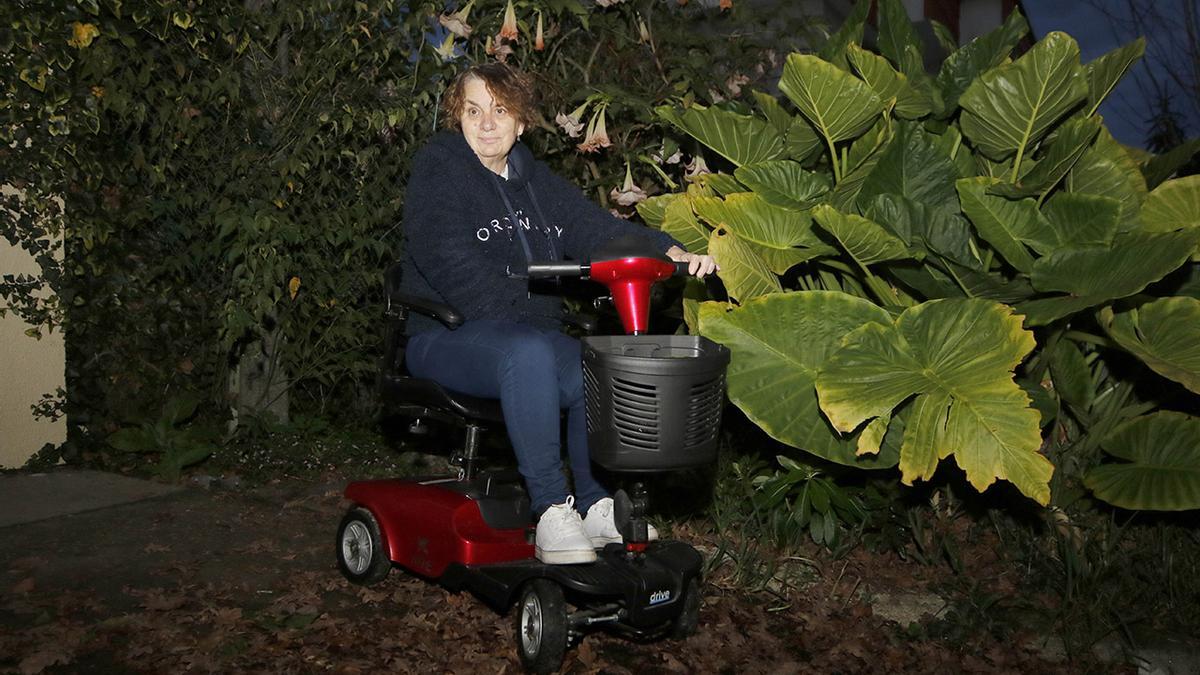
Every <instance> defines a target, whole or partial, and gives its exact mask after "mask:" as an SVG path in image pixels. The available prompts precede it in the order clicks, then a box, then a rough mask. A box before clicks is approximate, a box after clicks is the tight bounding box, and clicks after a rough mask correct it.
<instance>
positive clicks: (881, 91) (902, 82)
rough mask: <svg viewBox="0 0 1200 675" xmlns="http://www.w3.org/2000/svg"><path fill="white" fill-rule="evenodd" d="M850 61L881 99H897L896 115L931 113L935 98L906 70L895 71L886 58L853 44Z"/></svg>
mask: <svg viewBox="0 0 1200 675" xmlns="http://www.w3.org/2000/svg"><path fill="white" fill-rule="evenodd" d="M847 54H849V56H850V63H851V64H852V65H853V66H854V69H855V70H856V71H857V72H858V75H859V77H861V78H862V79H863V81H864V82H866V83H867V84H868V85H869V86H870V87H871V89H874V90H875V93H876V94H878V95H879V98H880V99H881V100H884V101H886V100H888V99H892V98H894V99H896V107H895V111H896V115H898V116H900V117H903V118H904V119H909V120H915V119H920V118H922V117H924V116H926V115H928V114H929V112H930V110H932V108H933V102H932V101H930V100H929V96H928V95H927V94H926V93H925V92H921V91H918V90H917V89H916V88H915V87H913V86H912V85H911V84H909V82H908V77H907V76H905V75H904V73H898V72H896V71H895V70H894V69H893V68H892V66H891V64H889V63H888V62H887V59H885V58H883V57H882V56H876V55H875V54H873V53H871V52H869V51H867V50H865V49H863V48H862V47H859V46H858V45H855V44H852V45H850V46H849V48H848V49H847Z"/></svg>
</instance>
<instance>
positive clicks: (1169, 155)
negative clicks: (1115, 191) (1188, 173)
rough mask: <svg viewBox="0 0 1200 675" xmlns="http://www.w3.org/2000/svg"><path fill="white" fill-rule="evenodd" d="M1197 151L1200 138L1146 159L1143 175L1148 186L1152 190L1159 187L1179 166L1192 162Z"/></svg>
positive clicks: (1199, 146)
mask: <svg viewBox="0 0 1200 675" xmlns="http://www.w3.org/2000/svg"><path fill="white" fill-rule="evenodd" d="M1197 152H1200V138H1193V139H1192V140H1190V141H1186V142H1184V143H1181V144H1180V145H1179V147H1177V148H1175V149H1173V150H1171V151H1170V152H1165V153H1163V154H1161V155H1155V156H1153V157H1151V158H1150V159H1149V160H1146V161H1145V163H1144V164H1143V165H1142V175H1143V176H1145V177H1146V187H1147V188H1148V189H1151V190H1153V189H1154V188H1156V187H1158V186H1159V184H1161V183H1162V182H1163V181H1165V180H1167V179H1168V178H1170V177H1171V176H1172V175H1174V173H1175V172H1176V171H1178V170H1179V167H1181V166H1183V165H1184V164H1187V163H1188V162H1190V161H1191V160H1192V157H1193V156H1195V154H1196V153H1197Z"/></svg>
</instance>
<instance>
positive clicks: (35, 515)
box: [0, 469, 182, 527]
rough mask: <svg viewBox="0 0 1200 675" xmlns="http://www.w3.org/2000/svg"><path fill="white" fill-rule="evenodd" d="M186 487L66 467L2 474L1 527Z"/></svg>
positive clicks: (112, 504) (101, 507)
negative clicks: (54, 469) (47, 470)
mask: <svg viewBox="0 0 1200 675" xmlns="http://www.w3.org/2000/svg"><path fill="white" fill-rule="evenodd" d="M181 489H182V488H180V487H178V486H174V485H163V484H161V483H153V482H151V481H147V480H141V479H137V478H129V477H126V476H120V475H117V474H112V473H104V472H101V471H87V470H80V469H62V470H56V471H50V472H46V473H15V474H9V475H4V476H0V527H9V526H12V525H20V524H22V523H32V522H36V521H39V520H45V519H47V518H54V517H56V516H65V515H70V514H76V513H83V512H85V511H95V510H96V509H103V508H107V507H109V506H117V505H118V504H128V503H130V502H137V501H141V500H143V499H151V498H154V497H161V496H163V495H168V494H172V493H174V492H178V491H179V490H181Z"/></svg>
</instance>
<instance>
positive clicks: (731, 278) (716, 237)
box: [708, 227, 783, 302]
mask: <svg viewBox="0 0 1200 675" xmlns="http://www.w3.org/2000/svg"><path fill="white" fill-rule="evenodd" d="M708 253H709V255H711V256H712V257H713V259H714V260H716V261H717V264H718V265H720V266H721V281H722V283H724V284H725V290H726V292H728V293H729V296H730V297H731V298H734V299H735V300H737V301H738V302H746V301H748V300H751V299H753V298H756V297H758V296H760V295H767V294H768V293H779V292H781V291H782V290H783V286H781V285H780V283H779V277H777V276H775V273H774V272H773V271H772V270H771V267H770V265H768V263H767V261H765V260H763V258H762V256H760V255H758V253H756V252H755V251H754V249H753V248H752V245H750V244H747V243H746V242H744V241H742V240H741V239H739V238H738V236H737V235H736V234H734V233H733V232H732V231H731V230H730V229H729V228H726V227H718V228H717V229H715V230H713V233H712V236H711V237H709V239H708Z"/></svg>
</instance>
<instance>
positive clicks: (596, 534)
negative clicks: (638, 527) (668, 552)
mask: <svg viewBox="0 0 1200 675" xmlns="http://www.w3.org/2000/svg"><path fill="white" fill-rule="evenodd" d="M583 532H584V534H586V535H587V538H588V539H590V540H591V542H592V546H594V547H595V548H604V546H605V544H620V543H621V542H622V541H623V540H622V538H621V533H620V532H618V531H617V524H616V522H615V521H614V520H613V500H612V497H605V498H603V499H601V500H600V501H598V502H596V503H595V504H592V507H591V508H589V509H588V512H587V517H586V518H584V519H583ZM646 535H647V536H646V539H647V540H649V541H654V540H656V539H658V530H657V529H655V527H654V526H653V525H651V524H650V523H646Z"/></svg>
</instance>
